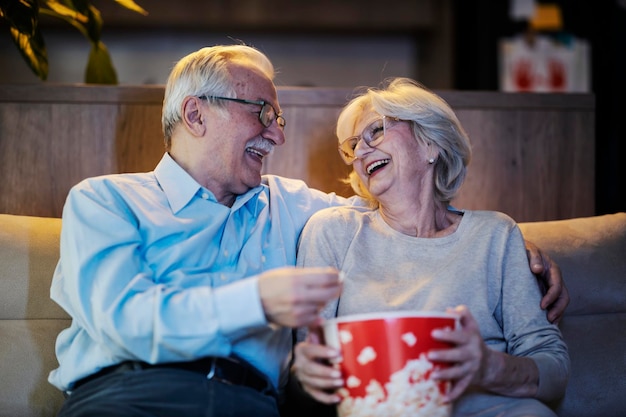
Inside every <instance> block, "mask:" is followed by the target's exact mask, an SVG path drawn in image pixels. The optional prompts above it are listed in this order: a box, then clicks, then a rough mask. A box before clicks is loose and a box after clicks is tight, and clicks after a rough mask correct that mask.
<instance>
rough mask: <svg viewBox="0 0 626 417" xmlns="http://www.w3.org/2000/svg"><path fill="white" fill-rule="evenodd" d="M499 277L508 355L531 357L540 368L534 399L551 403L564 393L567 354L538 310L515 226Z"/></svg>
mask: <svg viewBox="0 0 626 417" xmlns="http://www.w3.org/2000/svg"><path fill="white" fill-rule="evenodd" d="M503 264H504V268H503V276H502V304H501V311H502V326H503V331H504V335H505V338H506V340H507V353H509V354H511V355H515V356H525V357H529V358H532V359H533V360H534V361H535V363H536V364H537V368H538V369H539V388H538V391H537V395H536V397H537V398H538V399H539V400H542V401H552V400H556V399H558V398H560V397H562V396H563V395H564V394H565V387H566V385H567V380H568V377H569V369H570V362H569V355H568V351H567V346H566V344H565V342H564V341H563V338H562V336H561V332H560V330H559V328H558V327H557V326H556V325H554V324H552V323H550V322H549V321H548V319H547V317H546V312H545V311H543V310H541V308H540V307H539V300H540V299H541V291H540V289H539V286H538V285H537V283H536V278H535V277H534V276H533V274H532V272H531V271H530V269H529V268H528V259H527V257H526V252H525V248H524V241H523V238H522V234H521V232H520V230H519V228H518V227H517V226H516V225H514V226H513V227H512V228H511V230H510V234H509V236H508V240H507V243H506V249H505V252H504V262H503Z"/></svg>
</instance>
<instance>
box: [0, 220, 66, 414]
mask: <svg viewBox="0 0 626 417" xmlns="http://www.w3.org/2000/svg"><path fill="white" fill-rule="evenodd" d="M60 230H61V220H60V219H48V218H40V217H27V216H14V215H8V214H2V215H0V266H1V268H2V269H1V270H0V297H1V300H0V416H2V417H5V416H6V417H30V416H33V417H34V416H52V415H54V413H55V412H56V410H58V409H59V407H60V404H61V403H62V402H63V395H62V394H61V392H60V391H58V390H57V389H56V388H54V387H53V386H52V385H50V384H49V383H48V381H47V378H48V373H49V372H50V370H52V369H53V368H55V367H56V366H57V361H56V357H55V355H54V342H55V340H56V336H57V334H58V333H59V331H61V329H63V328H65V327H67V326H69V322H70V321H69V318H68V316H67V315H66V314H65V313H64V312H63V310H61V308H59V307H58V306H57V305H56V304H55V303H54V302H53V301H51V300H50V281H51V280H52V273H53V271H54V267H55V265H56V262H57V260H58V258H59V232H60Z"/></svg>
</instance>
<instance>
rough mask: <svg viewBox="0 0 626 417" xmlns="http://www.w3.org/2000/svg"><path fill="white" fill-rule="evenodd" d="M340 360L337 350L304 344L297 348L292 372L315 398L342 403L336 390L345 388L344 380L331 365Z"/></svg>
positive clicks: (329, 402)
mask: <svg viewBox="0 0 626 417" xmlns="http://www.w3.org/2000/svg"><path fill="white" fill-rule="evenodd" d="M338 360H339V353H338V352H337V351H336V350H335V349H332V348H329V347H327V346H324V345H318V344H313V343H307V342H303V343H299V344H298V345H297V346H296V349H295V360H294V364H293V367H292V370H293V372H294V373H295V375H296V376H297V377H298V380H299V381H300V383H301V384H302V387H303V388H304V390H305V391H306V392H308V393H309V394H310V395H311V396H312V397H313V398H315V399H316V400H317V401H320V402H322V403H325V404H335V403H338V402H339V401H341V397H340V396H339V395H337V394H336V392H335V390H336V389H337V388H340V387H342V386H343V379H342V378H341V372H340V371H339V370H338V369H337V368H335V367H333V366H331V365H329V364H330V363H333V362H337V361H338Z"/></svg>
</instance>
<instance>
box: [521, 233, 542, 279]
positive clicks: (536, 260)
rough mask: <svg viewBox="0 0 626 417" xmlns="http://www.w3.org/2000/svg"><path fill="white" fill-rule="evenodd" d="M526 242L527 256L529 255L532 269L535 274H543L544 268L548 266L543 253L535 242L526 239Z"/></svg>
mask: <svg viewBox="0 0 626 417" xmlns="http://www.w3.org/2000/svg"><path fill="white" fill-rule="evenodd" d="M524 244H525V246H526V256H527V257H528V264H529V265H530V269H531V270H532V271H533V273H535V274H542V273H543V272H544V269H545V268H546V264H545V263H544V256H543V254H542V253H541V251H540V250H539V248H538V247H537V245H535V244H534V243H532V242H530V241H528V240H525V241H524Z"/></svg>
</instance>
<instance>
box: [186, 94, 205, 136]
mask: <svg viewBox="0 0 626 417" xmlns="http://www.w3.org/2000/svg"><path fill="white" fill-rule="evenodd" d="M182 107H183V108H182V118H183V120H182V122H183V124H184V125H185V127H186V128H187V130H189V131H190V132H191V133H192V134H194V135H195V136H203V135H204V133H205V131H206V124H205V122H204V117H205V116H204V113H203V111H202V99H201V98H199V97H193V96H189V97H185V99H184V100H183V105H182Z"/></svg>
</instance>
